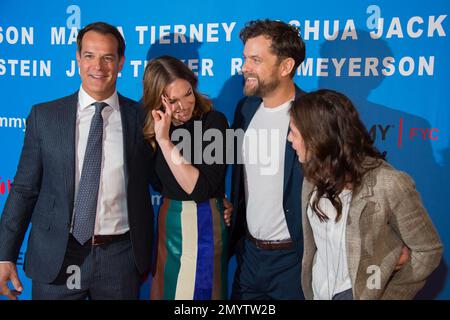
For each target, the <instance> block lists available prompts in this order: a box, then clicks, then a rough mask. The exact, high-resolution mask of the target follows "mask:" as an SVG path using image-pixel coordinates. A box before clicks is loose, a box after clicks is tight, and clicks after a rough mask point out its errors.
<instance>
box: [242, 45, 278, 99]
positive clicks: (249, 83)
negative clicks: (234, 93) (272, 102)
mask: <svg viewBox="0 0 450 320" xmlns="http://www.w3.org/2000/svg"><path fill="white" fill-rule="evenodd" d="M271 43H272V40H270V39H267V38H266V37H264V36H257V37H255V38H250V39H248V40H247V41H246V43H245V46H244V59H245V62H244V65H243V66H242V73H243V74H244V78H245V86H244V94H245V95H246V96H257V97H261V98H264V97H265V96H267V95H268V94H269V93H271V92H272V91H274V90H275V89H276V88H277V87H278V85H279V84H280V75H279V73H280V63H279V61H278V57H277V56H276V55H275V54H274V53H272V50H271V49H270V46H271Z"/></svg>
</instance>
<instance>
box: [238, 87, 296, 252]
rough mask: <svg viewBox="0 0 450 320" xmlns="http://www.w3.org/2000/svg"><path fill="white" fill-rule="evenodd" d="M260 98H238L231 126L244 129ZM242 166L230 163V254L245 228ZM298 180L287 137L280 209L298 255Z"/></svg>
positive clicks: (294, 159)
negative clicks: (281, 206) (281, 205)
mask: <svg viewBox="0 0 450 320" xmlns="http://www.w3.org/2000/svg"><path fill="white" fill-rule="evenodd" d="M295 91H296V92H295V95H296V97H298V96H301V95H303V94H304V92H303V91H302V90H301V89H300V88H298V87H296V88H295ZM261 102H262V99H261V98H257V97H248V98H244V99H243V100H241V102H240V103H239V104H238V106H237V108H236V111H235V114H234V121H233V129H234V130H237V129H243V130H244V131H246V130H247V128H248V126H249V124H250V121H251V120H252V118H253V116H254V115H255V113H256V111H257V110H258V107H259V105H260V104H261ZM286 138H287V137H286ZM241 150H242V145H239V144H237V146H236V148H235V150H234V154H235V156H236V155H237V154H238V152H241ZM243 169H244V166H243V164H234V165H233V173H232V182H231V202H232V203H233V207H234V213H233V216H232V223H231V235H230V252H229V256H230V257H231V256H232V255H233V254H234V252H235V250H236V246H237V244H238V242H239V240H241V239H242V237H243V236H245V233H246V228H247V221H246V205H245V190H244V172H243ZM302 182H303V174H302V170H301V166H300V163H299V161H298V159H297V155H296V153H295V150H294V149H293V148H292V144H291V143H290V142H289V141H286V151H285V156H284V184H283V185H284V188H283V209H284V214H285V217H286V223H287V226H288V229H289V233H290V235H291V239H292V240H293V242H294V245H295V248H296V250H297V251H298V253H299V256H300V257H302V255H303V236H302V220H301V187H302ZM250 192H251V190H250Z"/></svg>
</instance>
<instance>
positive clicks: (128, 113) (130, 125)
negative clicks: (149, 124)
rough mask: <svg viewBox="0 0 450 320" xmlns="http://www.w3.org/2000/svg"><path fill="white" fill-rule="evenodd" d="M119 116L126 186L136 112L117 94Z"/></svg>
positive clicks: (132, 148)
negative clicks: (120, 119)
mask: <svg viewBox="0 0 450 320" xmlns="http://www.w3.org/2000/svg"><path fill="white" fill-rule="evenodd" d="M119 104H120V114H121V118H122V132H123V152H124V155H123V159H124V167H125V177H127V178H126V184H127V185H128V176H129V173H130V167H129V165H130V163H132V157H133V154H134V147H135V142H136V130H137V125H136V121H137V118H136V112H135V110H134V108H131V107H130V103H129V102H128V101H127V100H125V99H124V98H123V97H122V96H121V95H120V94H119Z"/></svg>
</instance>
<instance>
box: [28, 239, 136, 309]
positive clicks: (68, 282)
mask: <svg viewBox="0 0 450 320" xmlns="http://www.w3.org/2000/svg"><path fill="white" fill-rule="evenodd" d="M139 287H140V275H139V272H138V270H137V268H136V265H135V262H134V256H133V252H132V247H131V240H130V239H129V237H128V238H124V239H121V240H118V241H114V242H110V243H108V244H103V245H98V246H92V245H91V243H89V242H88V243H86V244H85V245H83V246H81V245H80V244H79V243H78V242H77V241H76V240H75V239H74V238H73V237H72V236H70V238H69V243H68V245H67V251H66V256H65V258H64V263H63V266H62V268H61V271H60V273H59V275H58V277H57V278H56V280H55V281H54V282H52V283H50V284H46V283H39V282H37V281H33V283H32V299H36V300H84V299H87V298H89V299H94V300H110V299H127V300H128V299H138V298H139Z"/></svg>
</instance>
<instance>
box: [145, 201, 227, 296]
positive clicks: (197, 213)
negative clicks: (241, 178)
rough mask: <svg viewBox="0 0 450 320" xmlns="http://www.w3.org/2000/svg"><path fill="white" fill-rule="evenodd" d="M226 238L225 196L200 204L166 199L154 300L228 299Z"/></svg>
mask: <svg viewBox="0 0 450 320" xmlns="http://www.w3.org/2000/svg"><path fill="white" fill-rule="evenodd" d="M226 241H227V228H226V225H225V222H224V219H223V206H222V199H216V198H214V199H210V200H207V201H204V202H201V203H196V202H194V201H179V200H171V199H168V198H164V200H163V203H162V205H161V208H160V211H159V215H158V244H157V260H156V273H155V277H154V279H153V283H152V290H151V299H164V300H174V299H176V300H178V299H183V300H193V299H194V300H210V299H226V298H227V280H228V279H227V275H228V272H227V265H228V261H227V255H226V248H227V243H226Z"/></svg>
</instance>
